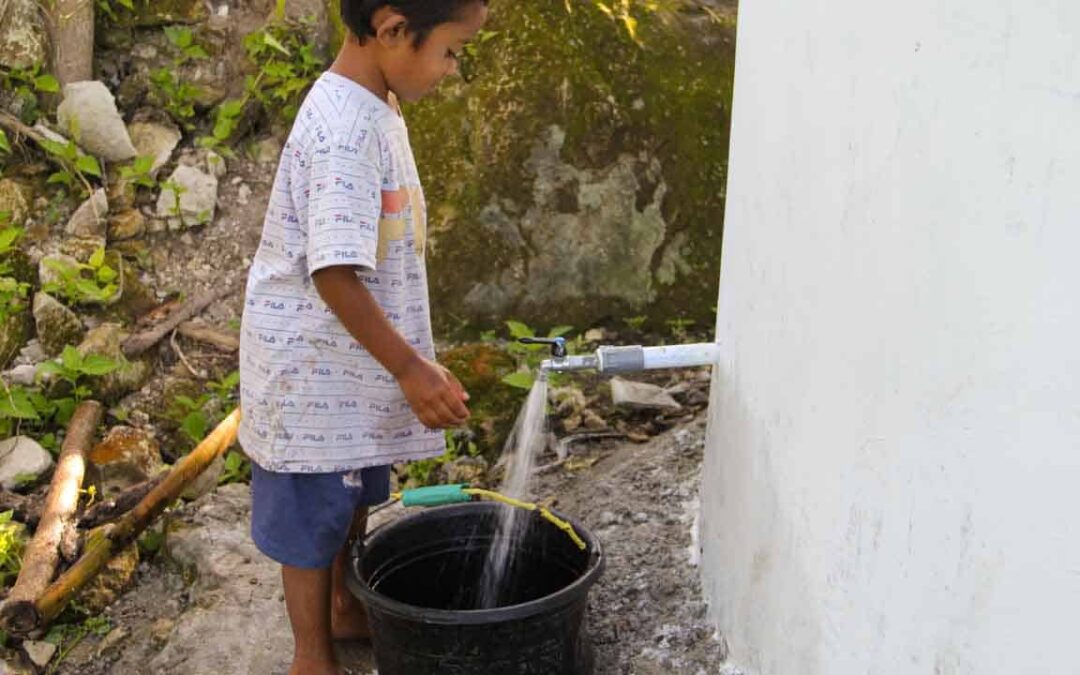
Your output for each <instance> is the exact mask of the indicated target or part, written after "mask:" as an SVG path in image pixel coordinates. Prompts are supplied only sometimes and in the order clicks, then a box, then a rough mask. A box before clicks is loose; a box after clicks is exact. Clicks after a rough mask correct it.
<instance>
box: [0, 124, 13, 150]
mask: <svg viewBox="0 0 1080 675" xmlns="http://www.w3.org/2000/svg"><path fill="white" fill-rule="evenodd" d="M9 152H11V142H10V141H8V137H7V134H6V133H4V130H3V129H0V154H4V155H6V154H7V153H9Z"/></svg>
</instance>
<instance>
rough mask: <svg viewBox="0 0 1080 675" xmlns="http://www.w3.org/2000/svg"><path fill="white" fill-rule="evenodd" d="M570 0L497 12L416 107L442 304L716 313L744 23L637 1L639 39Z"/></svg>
mask: <svg viewBox="0 0 1080 675" xmlns="http://www.w3.org/2000/svg"><path fill="white" fill-rule="evenodd" d="M572 4H573V5H574V11H573V12H568V11H567V9H566V5H565V3H562V2H552V1H550V0H523V1H522V2H520V3H517V4H516V5H515V10H514V11H513V12H493V13H492V16H491V20H490V22H489V26H488V27H487V29H488V30H490V31H493V32H495V35H494V37H492V38H491V39H489V40H487V41H485V42H483V43H481V44H478V46H477V49H478V55H477V58H476V59H475V60H474V61H473V65H474V68H472V69H471V70H472V71H473V72H472V73H471V76H470V81H469V82H464V81H455V82H447V83H446V84H445V85H444V86H443V87H442V89H441V90H440V92H439V93H438V94H436V95H435V96H432V97H429V98H428V99H425V100H424V101H423V102H421V103H419V104H417V105H416V106H413V107H410V109H409V110H408V117H409V128H410V137H411V141H412V145H413V148H414V150H415V152H416V156H417V157H418V158H421V159H422V167H421V168H422V170H423V172H424V174H425V176H427V180H426V182H425V186H424V187H425V191H426V193H427V197H428V207H429V214H430V217H429V226H430V236H429V243H430V251H431V276H432V278H438V279H439V284H437V285H435V286H433V287H432V306H433V308H434V310H435V317H434V318H435V320H436V322H437V323H438V324H441V325H442V326H444V327H447V326H449V325H450V324H451V321H452V320H453V317H458V318H460V317H468V318H470V319H472V320H473V322H474V325H482V324H483V323H485V322H490V321H495V320H501V319H503V318H505V317H506V316H513V317H515V318H521V319H523V320H525V321H526V322H528V323H530V324H540V325H543V326H548V325H553V324H562V323H567V324H572V325H576V326H580V327H586V326H587V325H589V324H590V323H591V322H593V321H598V320H603V319H605V318H607V319H612V320H615V321H618V319H619V318H620V317H626V316H634V315H645V316H649V317H651V318H652V319H653V320H654V321H657V322H661V323H660V325H662V320H664V319H666V318H672V317H674V316H677V312H679V311H689V312H690V314H688V315H687V318H689V319H694V320H696V321H697V322H698V324H699V325H706V324H708V323H709V322H710V321H711V318H710V317H711V315H712V307H713V306H714V305H715V295H716V279H717V278H718V275H719V270H718V261H719V251H720V237H721V231H722V223H723V213H724V184H725V176H726V163H727V148H728V128H729V111H730V101H731V85H732V77H733V67H734V24H733V22H728V21H724V20H720V21H713V20H708V19H706V18H705V15H704V14H703V13H700V12H692V11H686V12H681V11H667V12H661V11H653V10H650V9H647V5H648V4H649V3H643V2H632V3H627V4H628V9H629V11H630V12H632V14H633V16H634V19H635V20H636V22H637V23H636V34H635V35H636V40H635V37H634V36H631V34H630V33H629V32H628V31H627V28H626V24H625V23H624V22H622V21H616V20H612V18H610V17H609V16H608V15H606V14H605V13H604V12H602V11H601V10H600V9H598V7H597V5H598V4H599V3H590V2H575V3H572ZM609 4H610V3H609ZM657 4H659V3H657ZM662 4H664V5H665V6H666V7H670V6H672V5H677V4H678V2H674V3H662ZM552 35H558V36H559V39H558V40H552V39H551V36H552ZM521 63H543V64H545V66H544V67H543V68H527V69H522V68H521V67H520V64H521ZM478 260H483V261H484V264H483V265H481V266H477V264H476V262H477V261H478Z"/></svg>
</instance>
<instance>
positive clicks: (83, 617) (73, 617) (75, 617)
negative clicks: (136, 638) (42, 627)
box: [43, 603, 113, 675]
mask: <svg viewBox="0 0 1080 675" xmlns="http://www.w3.org/2000/svg"><path fill="white" fill-rule="evenodd" d="M112 628H113V626H112V622H111V621H109V617H107V616H105V615H103V614H98V615H96V616H90V613H89V612H88V611H87V610H86V609H85V608H83V607H80V606H78V605H77V604H75V603H72V607H71V609H70V610H69V611H67V612H65V613H64V614H63V615H62V620H60V621H58V622H57V623H55V624H53V625H52V627H51V628H49V632H48V633H46V634H45V637H44V638H43V640H44V641H45V642H49V643H52V644H54V645H56V648H57V652H58V653H57V655H56V657H55V658H54V659H53V660H52V663H50V664H49V669H48V670H46V671H45V675H52V673H55V672H56V670H57V669H58V668H59V667H60V664H61V663H63V661H64V659H65V658H67V656H68V654H70V653H71V650H72V649H74V648H75V647H76V645H78V644H79V643H80V642H82V641H83V639H85V638H86V636H87V635H96V636H98V637H105V636H106V635H108V634H109V631H111V630H112Z"/></svg>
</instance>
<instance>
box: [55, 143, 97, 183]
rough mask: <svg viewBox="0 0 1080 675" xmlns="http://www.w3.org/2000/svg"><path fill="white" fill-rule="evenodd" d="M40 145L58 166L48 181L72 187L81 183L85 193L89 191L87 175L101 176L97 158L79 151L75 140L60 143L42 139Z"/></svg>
mask: <svg viewBox="0 0 1080 675" xmlns="http://www.w3.org/2000/svg"><path fill="white" fill-rule="evenodd" d="M41 147H42V148H44V150H45V152H46V153H47V154H48V155H49V158H50V159H51V160H52V161H53V162H54V163H56V164H57V165H58V166H59V167H60V168H59V169H58V170H57V171H55V172H53V173H52V175H50V176H49V179H48V182H49V183H58V184H60V185H63V186H64V187H66V188H68V189H69V190H70V189H73V188H74V187H75V186H76V185H77V184H78V185H81V186H82V187H83V188H84V190H85V192H86V193H87V194H89V193H90V191H91V190H90V182H89V180H87V178H86V177H87V176H93V177H94V178H101V165H100V164H98V161H97V158H95V157H94V156H92V155H86V154H83V153H82V152H80V151H79V147H78V146H77V145H75V141H68V142H67V143H61V142H60V141H52V140H49V139H42V141H41Z"/></svg>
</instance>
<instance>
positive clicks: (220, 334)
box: [177, 320, 240, 352]
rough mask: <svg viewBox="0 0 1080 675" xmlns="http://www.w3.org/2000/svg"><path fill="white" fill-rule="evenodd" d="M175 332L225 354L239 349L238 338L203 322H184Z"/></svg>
mask: <svg viewBox="0 0 1080 675" xmlns="http://www.w3.org/2000/svg"><path fill="white" fill-rule="evenodd" d="M177 330H178V331H179V332H180V334H181V335H183V336H184V337H186V338H190V339H192V340H197V341H199V342H205V343H206V344H210V345H213V346H215V347H217V348H218V349H221V350H224V351H227V352H235V351H237V350H239V349H240V338H238V337H237V336H236V335H234V334H232V333H226V332H224V331H220V330H218V329H216V328H214V327H213V326H208V325H206V323H205V322H203V321H199V320H193V321H185V322H184V323H182V324H180V326H179V328H177Z"/></svg>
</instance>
